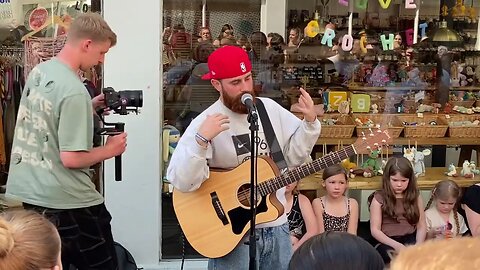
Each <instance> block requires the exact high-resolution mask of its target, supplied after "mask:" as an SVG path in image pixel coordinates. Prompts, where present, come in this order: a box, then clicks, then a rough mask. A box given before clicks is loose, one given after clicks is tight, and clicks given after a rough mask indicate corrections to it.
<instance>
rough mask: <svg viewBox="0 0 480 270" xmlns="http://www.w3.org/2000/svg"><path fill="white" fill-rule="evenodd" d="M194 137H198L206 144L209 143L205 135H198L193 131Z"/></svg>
mask: <svg viewBox="0 0 480 270" xmlns="http://www.w3.org/2000/svg"><path fill="white" fill-rule="evenodd" d="M195 138H197V139H199V140H200V141H202V142H204V143H206V144H209V143H210V141H209V140H207V139H206V138H205V137H203V136H202V135H200V134H199V133H198V132H197V133H195Z"/></svg>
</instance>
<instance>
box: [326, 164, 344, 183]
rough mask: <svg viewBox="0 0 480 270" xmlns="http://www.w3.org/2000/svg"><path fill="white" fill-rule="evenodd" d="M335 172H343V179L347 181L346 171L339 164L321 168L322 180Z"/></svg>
mask: <svg viewBox="0 0 480 270" xmlns="http://www.w3.org/2000/svg"><path fill="white" fill-rule="evenodd" d="M337 174H343V175H344V176H345V180H346V181H348V176H347V173H346V172H345V169H343V167H342V166H341V165H340V164H335V165H332V166H330V167H327V168H325V169H324V170H323V174H322V179H323V181H325V180H327V178H329V177H331V176H334V175H337Z"/></svg>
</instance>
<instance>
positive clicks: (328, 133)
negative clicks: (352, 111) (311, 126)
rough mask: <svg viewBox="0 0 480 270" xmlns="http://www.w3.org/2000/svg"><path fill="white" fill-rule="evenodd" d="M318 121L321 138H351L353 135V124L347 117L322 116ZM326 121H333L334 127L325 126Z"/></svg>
mask: <svg viewBox="0 0 480 270" xmlns="http://www.w3.org/2000/svg"><path fill="white" fill-rule="evenodd" d="M318 119H319V120H320V122H321V123H322V129H321V132H320V137H322V138H351V137H352V135H353V130H354V129H355V123H353V120H352V118H351V117H350V116H349V115H341V114H324V115H322V116H319V117H318ZM328 119H335V120H337V122H336V123H335V125H327V124H326V122H327V121H328Z"/></svg>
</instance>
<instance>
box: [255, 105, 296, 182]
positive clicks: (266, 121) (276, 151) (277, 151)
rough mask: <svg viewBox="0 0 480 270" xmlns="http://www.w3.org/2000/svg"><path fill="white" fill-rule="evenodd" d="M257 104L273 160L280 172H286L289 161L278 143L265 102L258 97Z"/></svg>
mask: <svg viewBox="0 0 480 270" xmlns="http://www.w3.org/2000/svg"><path fill="white" fill-rule="evenodd" d="M255 105H256V106H257V110H258V114H259V115H260V120H261V121H262V126H263V131H264V132H265V138H266V139H267V144H268V146H269V147H270V152H271V153H272V158H273V161H275V163H276V164H277V167H278V169H279V170H280V173H284V172H285V171H286V170H287V169H288V166H287V162H286V161H285V157H284V156H283V152H282V148H280V145H279V144H278V140H277V137H276V136H275V132H274V131H273V127H272V123H271V122H270V118H269V117H268V113H267V110H265V106H264V104H263V102H262V101H261V100H260V99H259V98H257V99H256V103H255Z"/></svg>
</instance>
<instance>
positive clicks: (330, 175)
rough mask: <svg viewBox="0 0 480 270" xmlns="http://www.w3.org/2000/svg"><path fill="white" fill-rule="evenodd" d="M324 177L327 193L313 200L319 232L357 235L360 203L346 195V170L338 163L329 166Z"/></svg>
mask: <svg viewBox="0 0 480 270" xmlns="http://www.w3.org/2000/svg"><path fill="white" fill-rule="evenodd" d="M322 178H323V182H322V186H323V187H324V188H325V190H326V191H327V194H326V195H325V196H323V197H321V198H316V199H314V200H313V202H312V206H313V211H314V213H315V216H316V217H317V223H318V230H319V233H323V232H330V231H338V232H349V233H351V234H355V235H356V234H357V226H358V203H357V201H356V200H355V199H352V198H348V197H346V196H345V195H344V194H345V191H346V190H347V187H348V178H347V174H346V173H345V170H344V169H343V168H342V167H341V166H340V165H338V164H337V165H333V166H330V167H327V168H325V170H324V171H323V175H322Z"/></svg>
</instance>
